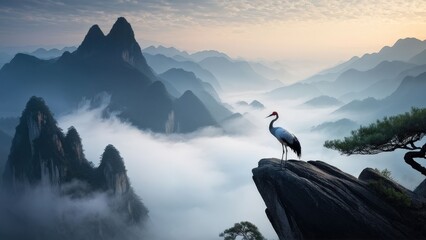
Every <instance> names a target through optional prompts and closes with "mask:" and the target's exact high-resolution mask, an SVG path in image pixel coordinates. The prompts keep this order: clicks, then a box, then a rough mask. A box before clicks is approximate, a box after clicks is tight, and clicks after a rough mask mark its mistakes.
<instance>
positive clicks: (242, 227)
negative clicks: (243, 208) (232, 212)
mask: <svg viewBox="0 0 426 240" xmlns="http://www.w3.org/2000/svg"><path fill="white" fill-rule="evenodd" d="M219 237H223V239H224V240H235V239H236V238H237V237H243V238H242V239H241V240H266V238H264V237H263V235H262V234H261V233H260V232H259V230H258V229H257V227H256V225H254V224H253V223H251V222H240V223H235V224H234V226H233V227H231V228H228V229H226V230H225V231H224V232H223V233H221V234H219Z"/></svg>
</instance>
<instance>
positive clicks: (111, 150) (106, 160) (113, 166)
mask: <svg viewBox="0 0 426 240" xmlns="http://www.w3.org/2000/svg"><path fill="white" fill-rule="evenodd" d="M102 166H103V167H104V168H105V167H106V168H108V170H109V171H112V172H114V173H122V172H125V171H126V168H125V166H124V161H123V158H121V156H120V152H118V150H117V149H116V148H115V147H114V146H113V145H111V144H109V145H108V146H106V148H105V151H104V153H103V154H102V159H101V167H102Z"/></svg>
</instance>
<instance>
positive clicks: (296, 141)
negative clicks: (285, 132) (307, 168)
mask: <svg viewBox="0 0 426 240" xmlns="http://www.w3.org/2000/svg"><path fill="white" fill-rule="evenodd" d="M289 147H290V148H291V150H293V151H294V152H295V153H296V155H297V157H298V158H299V159H300V158H301V157H302V147H301V146H300V142H299V139H297V137H296V136H294V139H293V144H291V145H289Z"/></svg>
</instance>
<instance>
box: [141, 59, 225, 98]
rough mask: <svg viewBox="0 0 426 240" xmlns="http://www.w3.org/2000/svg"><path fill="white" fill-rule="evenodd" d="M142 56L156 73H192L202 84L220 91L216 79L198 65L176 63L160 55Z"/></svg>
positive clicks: (183, 62)
mask: <svg viewBox="0 0 426 240" xmlns="http://www.w3.org/2000/svg"><path fill="white" fill-rule="evenodd" d="M144 56H145V57H146V60H147V62H148V64H149V66H151V67H152V68H153V69H154V71H155V72H156V73H164V72H166V71H168V70H170V69H172V68H178V69H179V68H180V69H183V70H185V71H188V72H193V73H194V74H195V75H196V76H197V77H199V78H200V79H202V80H203V81H204V82H207V83H210V84H211V85H212V86H213V87H214V88H215V89H216V90H218V91H220V90H221V89H222V88H221V86H220V84H219V82H218V80H217V79H216V77H215V76H214V75H213V74H212V73H211V72H209V71H207V70H206V69H204V68H202V67H201V66H200V65H199V64H198V63H195V62H193V61H189V60H185V61H178V60H176V59H173V58H171V57H166V56H165V55H161V54H157V55H151V54H149V53H145V54H144Z"/></svg>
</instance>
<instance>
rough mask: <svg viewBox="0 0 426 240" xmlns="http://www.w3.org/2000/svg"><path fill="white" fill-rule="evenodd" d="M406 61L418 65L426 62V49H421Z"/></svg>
mask: <svg viewBox="0 0 426 240" xmlns="http://www.w3.org/2000/svg"><path fill="white" fill-rule="evenodd" d="M408 62H410V63H414V64H418V65H424V64H426V50H423V51H422V52H421V53H419V54H417V55H415V56H414V57H412V58H410V60H408Z"/></svg>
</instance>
